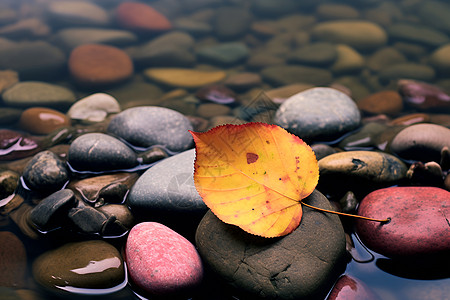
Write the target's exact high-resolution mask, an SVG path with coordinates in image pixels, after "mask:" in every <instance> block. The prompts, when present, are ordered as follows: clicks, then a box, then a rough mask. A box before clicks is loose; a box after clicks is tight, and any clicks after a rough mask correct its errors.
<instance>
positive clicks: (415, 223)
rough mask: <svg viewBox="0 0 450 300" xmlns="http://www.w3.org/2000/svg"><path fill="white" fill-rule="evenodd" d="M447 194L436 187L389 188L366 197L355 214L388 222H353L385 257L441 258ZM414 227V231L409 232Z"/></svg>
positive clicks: (446, 235) (365, 240) (446, 238)
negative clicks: (437, 256) (387, 220)
mask: <svg viewBox="0 0 450 300" xmlns="http://www.w3.org/2000/svg"><path fill="white" fill-rule="evenodd" d="M448 199H450V193H449V192H448V191H446V190H443V189H440V188H435V187H414V186H412V187H392V188H386V189H380V190H377V191H374V192H372V193H370V194H369V195H367V196H366V197H365V198H364V199H363V200H362V201H361V203H360V205H359V208H358V214H359V215H361V216H366V217H369V218H378V219H386V218H390V222H389V223H387V224H382V225H380V224H379V223H378V222H366V221H364V220H356V232H357V233H358V236H359V237H360V238H361V240H362V242H363V243H364V244H365V245H366V246H367V247H369V248H370V249H372V250H374V251H376V252H378V253H380V254H382V255H385V256H387V257H408V256H417V255H421V256H428V257H429V256H430V255H440V254H442V255H444V254H445V253H448V251H449V250H450V244H449V243H448V241H449V240H450V232H449V230H448V222H447V219H446V218H445V217H444V216H448V215H449V214H450V207H449V206H448ZM411 228H414V230H411Z"/></svg>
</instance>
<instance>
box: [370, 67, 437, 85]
mask: <svg viewBox="0 0 450 300" xmlns="http://www.w3.org/2000/svg"><path fill="white" fill-rule="evenodd" d="M378 75H379V77H380V80H381V81H382V82H388V81H390V80H397V79H403V78H410V79H415V80H421V81H431V80H433V79H434V78H435V75H436V72H435V70H434V69H433V68H432V67H430V66H428V65H425V64H418V63H400V64H394V65H393V66H389V67H386V68H385V69H383V70H381V71H380V73H379V74H378Z"/></svg>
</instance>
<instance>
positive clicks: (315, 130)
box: [274, 88, 361, 140]
mask: <svg viewBox="0 0 450 300" xmlns="http://www.w3.org/2000/svg"><path fill="white" fill-rule="evenodd" d="M360 121H361V116H360V113H359V110H358V108H357V106H356V103H355V102H354V101H353V100H352V99H351V98H350V97H348V96H347V95H345V94H344V93H342V92H340V91H338V90H336V89H332V88H312V89H309V90H306V91H303V92H300V93H298V94H296V95H294V96H292V97H290V98H289V99H287V100H286V101H284V102H283V103H282V104H281V106H280V108H279V109H278V110H277V112H276V114H275V118H274V122H275V124H277V125H279V126H281V127H283V128H285V129H286V130H288V131H290V132H291V133H293V134H295V135H297V136H299V137H300V138H302V139H306V140H313V139H314V140H320V139H330V138H336V137H338V136H340V135H342V134H344V133H346V132H348V131H351V130H353V129H356V128H357V127H358V126H359V123H360Z"/></svg>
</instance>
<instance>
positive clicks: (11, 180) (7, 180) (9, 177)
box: [0, 170, 20, 206]
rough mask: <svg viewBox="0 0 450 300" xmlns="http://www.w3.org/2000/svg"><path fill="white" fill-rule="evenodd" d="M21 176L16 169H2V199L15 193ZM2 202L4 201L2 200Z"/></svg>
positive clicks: (0, 186) (0, 189)
mask: <svg viewBox="0 0 450 300" xmlns="http://www.w3.org/2000/svg"><path fill="white" fill-rule="evenodd" d="M19 177H20V175H19V174H18V173H16V172H14V171H10V170H2V171H0V199H5V198H6V197H8V196H10V195H12V194H13V193H14V191H15V190H16V188H17V186H18V185H19ZM0 203H2V201H1V200H0ZM0 206H2V205H0Z"/></svg>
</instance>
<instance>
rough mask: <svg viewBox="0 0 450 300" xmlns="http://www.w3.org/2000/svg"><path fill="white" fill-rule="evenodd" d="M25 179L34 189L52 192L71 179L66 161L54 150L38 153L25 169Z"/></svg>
mask: <svg viewBox="0 0 450 300" xmlns="http://www.w3.org/2000/svg"><path fill="white" fill-rule="evenodd" d="M23 180H24V182H25V184H26V185H27V186H28V187H29V188H30V189H32V190H36V191H39V192H44V193H52V192H55V191H57V190H59V189H60V188H62V187H63V185H64V184H65V183H66V182H67V181H68V180H69V172H68V170H67V168H66V165H65V163H64V162H63V161H62V160H61V159H60V158H59V157H58V156H57V155H56V154H54V153H53V152H51V151H42V152H39V153H38V154H36V155H35V156H34V157H33V159H32V160H31V161H30V162H29V163H28V165H27V166H26V167H25V170H24V171H23Z"/></svg>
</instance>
